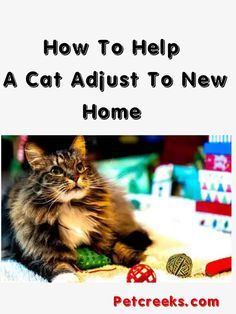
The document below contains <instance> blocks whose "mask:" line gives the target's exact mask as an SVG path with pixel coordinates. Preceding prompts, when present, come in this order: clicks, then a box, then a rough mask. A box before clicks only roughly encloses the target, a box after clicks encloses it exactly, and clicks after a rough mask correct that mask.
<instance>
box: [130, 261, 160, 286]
mask: <svg viewBox="0 0 236 314" xmlns="http://www.w3.org/2000/svg"><path fill="white" fill-rule="evenodd" d="M126 281H127V282H131V283H134V282H149V283H154V282H156V281H157V278H156V274H155V272H154V270H153V269H152V268H151V267H150V266H148V265H145V264H137V265H134V266H133V267H132V268H131V269H130V270H129V272H128V274H127V278H126Z"/></svg>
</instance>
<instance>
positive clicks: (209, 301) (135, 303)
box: [113, 295, 220, 308]
mask: <svg viewBox="0 0 236 314" xmlns="http://www.w3.org/2000/svg"><path fill="white" fill-rule="evenodd" d="M113 306H114V307H117V308H122V307H123V308H124V307H125V308H127V307H136V308H145V307H147V308H158V307H159V308H177V307H178V308H182V307H192V308H197V307H199V308H204V307H205V308H206V307H209V308H211V307H220V300H219V299H218V298H192V299H189V300H187V299H184V298H175V297H174V296H172V295H171V296H169V297H166V298H142V297H135V296H132V297H129V298H123V297H120V296H114V297H113Z"/></svg>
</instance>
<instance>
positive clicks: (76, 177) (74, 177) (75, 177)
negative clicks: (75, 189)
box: [70, 174, 79, 182]
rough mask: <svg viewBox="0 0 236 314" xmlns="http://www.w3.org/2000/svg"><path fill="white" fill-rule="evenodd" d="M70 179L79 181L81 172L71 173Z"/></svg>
mask: <svg viewBox="0 0 236 314" xmlns="http://www.w3.org/2000/svg"><path fill="white" fill-rule="evenodd" d="M70 179H71V180H73V181H74V182H77V180H78V179H79V174H74V175H71V176H70Z"/></svg>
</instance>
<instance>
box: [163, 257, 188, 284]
mask: <svg viewBox="0 0 236 314" xmlns="http://www.w3.org/2000/svg"><path fill="white" fill-rule="evenodd" d="M192 268H193V262H192V259H191V258H190V257H189V256H188V255H186V254H184V253H182V254H175V255H172V256H171V257H170V258H169V259H168V261H167V264H166V270H167V271H168V273H170V274H173V275H175V276H178V277H182V278H186V277H190V276H191V273H192Z"/></svg>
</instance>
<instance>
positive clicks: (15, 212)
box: [7, 136, 151, 281]
mask: <svg viewBox="0 0 236 314" xmlns="http://www.w3.org/2000/svg"><path fill="white" fill-rule="evenodd" d="M25 154H26V157H27V160H28V162H29V164H30V166H31V168H32V172H31V173H30V174H29V175H27V176H25V177H24V178H21V179H20V180H19V181H18V182H17V183H15V184H14V185H13V186H12V188H11V189H10V192H9V194H8V201H7V205H8V206H7V207H8V211H9V218H10V224H11V228H12V234H13V236H14V241H13V246H12V250H13V251H14V254H15V258H16V259H17V260H19V261H20V262H21V263H23V264H25V265H26V266H27V267H28V268H29V269H32V270H34V271H35V272H36V273H38V274H40V275H41V276H43V277H44V278H46V279H48V280H49V281H51V280H52V279H53V278H54V277H55V276H57V275H58V274H61V273H65V272H72V273H74V272H75V271H76V254H75V249H76V247H77V246H80V245H89V246H90V247H91V248H92V249H94V250H95V251H96V252H97V253H103V254H106V255H108V256H110V257H111V258H112V260H113V262H114V263H117V264H122V265H126V266H132V265H134V264H137V263H139V262H140V261H141V260H142V258H143V256H144V251H145V249H146V248H147V247H148V246H149V245H150V244H151V240H150V238H149V236H148V234H147V233H146V231H145V230H143V229H142V228H141V227H140V226H139V225H138V224H137V223H136V222H135V220H134V218H133V214H132V210H131V208H130V205H129V203H127V201H126V200H125V198H124V196H123V194H122V192H121V191H120V190H119V189H118V188H117V187H115V186H113V185H112V184H111V183H108V182H107V181H106V180H105V179H104V178H103V177H101V176H100V175H99V174H98V172H97V170H96V169H95V168H94V167H93V166H92V165H91V163H89V162H88V160H87V158H86V148H85V141H84V138H83V137H82V136H78V137H76V138H75V140H74V142H73V144H72V146H71V147H70V149H68V150H67V151H58V152H56V153H54V154H50V155H47V154H46V153H45V152H44V151H43V150H42V149H41V148H40V147H38V146H37V145H35V144H30V143H29V144H28V145H26V149H25Z"/></svg>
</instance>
